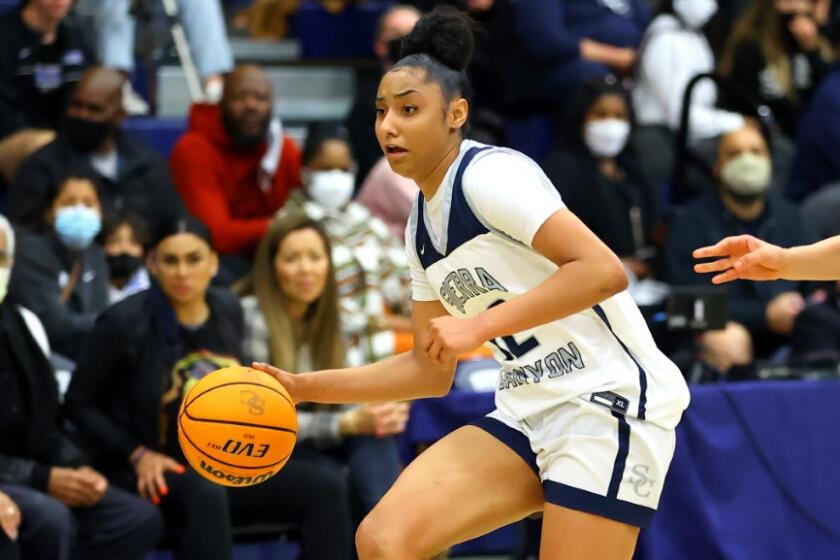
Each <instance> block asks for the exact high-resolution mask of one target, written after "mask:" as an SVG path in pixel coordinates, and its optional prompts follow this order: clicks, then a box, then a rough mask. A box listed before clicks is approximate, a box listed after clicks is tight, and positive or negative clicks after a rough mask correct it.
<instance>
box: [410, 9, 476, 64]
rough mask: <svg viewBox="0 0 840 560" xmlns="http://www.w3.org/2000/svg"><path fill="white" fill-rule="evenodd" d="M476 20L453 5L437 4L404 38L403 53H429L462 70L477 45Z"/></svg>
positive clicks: (442, 61)
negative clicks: (474, 28) (474, 30)
mask: <svg viewBox="0 0 840 560" xmlns="http://www.w3.org/2000/svg"><path fill="white" fill-rule="evenodd" d="M473 27H474V23H473V20H472V19H471V18H470V16H469V15H467V13H466V12H462V11H460V10H458V9H456V8H454V7H452V6H438V7H436V8H435V9H434V10H432V11H431V12H429V13H428V14H425V15H424V16H423V17H421V18H420V19H419V20H418V21H417V23H416V24H415V25H414V29H412V30H411V33H409V34H408V35H407V36H406V38H405V39H404V40H403V47H402V56H404V57H406V56H409V55H412V54H426V55H429V56H431V57H433V58H435V59H437V60H439V61H440V62H441V63H443V64H444V65H445V66H448V67H449V68H452V69H453V70H457V71H459V72H463V71H465V70H466V69H467V66H468V65H469V63H470V59H471V58H472V55H473V50H474V49H475V36H474V32H473Z"/></svg>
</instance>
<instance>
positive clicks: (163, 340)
mask: <svg viewBox="0 0 840 560" xmlns="http://www.w3.org/2000/svg"><path fill="white" fill-rule="evenodd" d="M206 297H207V303H208V304H209V306H210V318H209V319H208V321H210V322H211V323H212V327H213V328H214V329H217V330H218V332H219V333H220V334H221V335H222V337H223V338H224V340H225V341H226V342H228V343H229V344H230V346H231V349H230V351H231V352H232V353H234V354H235V355H236V356H240V355H241V344H242V336H243V329H244V327H243V319H242V309H241V307H240V305H239V301H238V299H237V297H236V296H235V295H234V294H233V293H231V292H227V291H222V290H218V289H214V288H211V289H210V290H209V291H208V292H207V296H206ZM178 331H179V326H178V323H177V321H176V319H175V314H174V311H173V309H172V307H171V306H170V304H169V301H168V300H167V299H166V296H165V295H164V294H163V292H162V291H161V290H160V288H158V287H157V286H156V285H153V286H152V288H150V289H148V290H146V291H144V292H141V293H139V294H136V295H134V296H131V297H129V298H127V299H125V300H123V301H121V302H119V303H116V304H114V305H113V306H111V307H110V308H109V309H108V310H107V311H106V312H105V313H103V314H102V316H101V317H100V318H99V320H98V321H97V323H96V327H95V328H94V329H93V331H92V332H91V334H90V336H89V337H88V339H87V342H86V344H85V348H84V351H83V352H82V357H81V359H80V360H79V363H78V365H77V367H76V371H75V372H74V374H73V380H72V381H71V383H70V388H69V389H68V391H67V397H66V399H65V401H66V407H67V416H68V418H70V419H71V421H72V422H73V423H74V425H75V426H76V427H77V428H78V429H79V431H80V432H81V433H82V434H83V435H84V436H85V437H86V439H88V440H89V443H90V444H92V448H93V449H94V450H95V451H96V452H97V453H98V458H97V460H96V464H97V466H98V467H100V468H101V469H102V470H103V472H105V473H109V474H115V473H118V472H120V471H121V470H124V469H125V468H126V467H128V456H129V455H130V454H131V452H132V451H133V450H134V449H135V448H136V447H137V446H138V445H144V446H146V447H148V448H150V449H160V448H161V446H160V441H159V437H158V429H159V427H160V425H159V422H160V412H161V401H162V396H163V393H164V391H165V390H166V389H168V387H167V381H168V380H169V377H168V376H169V373H170V371H171V370H172V367H173V366H174V365H175V363H176V361H177V360H178V359H179V358H180V357H181V351H180V337H179V332H178ZM240 357H241V356H240Z"/></svg>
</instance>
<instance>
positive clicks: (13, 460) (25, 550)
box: [0, 216, 163, 560]
mask: <svg viewBox="0 0 840 560" xmlns="http://www.w3.org/2000/svg"><path fill="white" fill-rule="evenodd" d="M14 247H15V245H14V233H13V232H12V228H11V226H10V225H9V222H8V221H7V220H6V218H4V217H2V216H0V294H2V295H0V301H2V303H0V339H2V343H0V384H2V386H3V391H2V392H0V411H2V412H0V521H2V523H1V524H2V527H3V529H4V530H5V529H7V527H8V525H7V520H6V518H5V517H6V515H8V514H9V508H12V509H14V510H15V515H16V516H17V522H18V524H19V528H15V531H14V534H15V536H16V539H15V543H14V544H11V545H10V544H9V543H4V539H3V538H2V535H0V554H2V558H4V560H5V559H11V558H25V559H26V560H55V559H56V558H70V557H71V556H72V557H74V558H99V559H102V560H105V559H111V558H125V559H137V560H142V559H144V558H146V555H147V554H148V553H149V552H150V551H151V550H152V549H153V548H154V546H155V544H156V543H157V541H158V539H159V538H160V536H161V533H162V531H163V525H162V520H161V518H160V515H159V514H158V512H157V510H156V509H155V508H154V507H152V506H151V504H148V503H144V502H143V501H142V500H140V499H138V498H137V497H135V496H133V495H131V494H129V493H128V492H125V491H123V490H119V489H117V488H114V487H112V486H110V485H109V484H108V481H107V480H106V479H105V477H104V476H103V475H102V474H100V473H99V472H97V471H96V470H94V469H93V468H91V467H90V466H89V465H90V463H89V461H88V460H87V458H86V457H85V455H84V454H83V453H82V452H81V451H80V450H79V449H78V448H77V447H76V445H74V443H73V441H72V440H71V439H70V437H69V436H67V435H66V434H64V433H63V431H62V429H61V427H60V420H59V418H60V416H59V406H60V405H59V389H58V384H57V383H56V379H55V376H54V374H53V370H52V366H50V362H49V359H48V356H49V352H50V349H49V345H48V343H47V338H46V336H45V334H44V328H43V326H42V325H41V322H40V321H39V320H38V317H37V316H35V315H34V314H33V313H32V312H31V311H29V310H28V309H26V308H23V307H20V306H17V305H15V304H14V303H13V302H12V301H10V300H9V299H8V298H5V297H3V296H5V293H6V285H7V283H8V280H9V274H10V268H12V267H13V258H14ZM9 499H11V500H13V503H12V502H9V501H8V500H9ZM21 520H22V522H21ZM9 536H11V535H9Z"/></svg>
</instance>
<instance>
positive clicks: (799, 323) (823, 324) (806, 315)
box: [791, 294, 840, 364]
mask: <svg viewBox="0 0 840 560" xmlns="http://www.w3.org/2000/svg"><path fill="white" fill-rule="evenodd" d="M791 346H792V355H791V360H792V361H794V362H797V361H800V362H806V363H807V362H822V363H833V364H836V363H837V362H840V299H838V296H837V294H832V295H831V296H830V297H829V299H827V300H826V301H824V302H822V303H818V304H816V305H811V306H809V307H806V308H805V310H803V311H802V313H800V314H799V315H798V316H797V317H796V322H795V323H794V325H793V339H792V342H791Z"/></svg>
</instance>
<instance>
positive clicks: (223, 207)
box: [169, 64, 372, 281]
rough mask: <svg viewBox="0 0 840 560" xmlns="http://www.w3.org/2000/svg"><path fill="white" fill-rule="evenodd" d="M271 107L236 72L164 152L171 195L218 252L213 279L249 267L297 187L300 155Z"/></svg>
mask: <svg viewBox="0 0 840 560" xmlns="http://www.w3.org/2000/svg"><path fill="white" fill-rule="evenodd" d="M273 106H274V103H273V91H272V87H271V80H270V79H269V77H268V76H267V75H266V73H265V72H264V71H263V70H262V69H261V68H260V67H258V66H255V65H250V64H245V65H240V66H237V67H236V68H235V69H234V70H233V72H231V73H230V74H229V75H228V76H227V78H226V79H225V88H224V93H223V95H222V100H221V102H220V103H219V105H204V104H196V105H193V107H192V109H191V112H190V124H189V130H187V132H186V134H184V136H183V137H181V139H180V140H178V143H177V144H176V145H175V149H174V150H173V151H172V156H171V158H170V162H169V163H170V168H171V170H172V176H173V178H174V179H175V184H176V186H177V188H178V192H179V193H180V194H181V197H182V198H183V199H184V203H185V204H186V206H187V209H188V210H189V211H190V213H192V214H193V215H195V216H196V217H198V218H200V219H201V220H202V221H203V222H204V223H206V224H207V226H208V227H209V228H210V231H211V232H212V234H213V242H214V244H215V248H216V250H218V251H219V252H220V253H221V256H222V268H223V270H222V277H221V281H225V280H233V279H235V278H236V277H238V276H239V275H240V274H242V273H245V272H247V271H248V270H249V269H250V259H251V257H252V256H253V253H254V251H255V250H256V247H257V244H258V243H259V240H260V239H261V238H262V236H263V234H264V233H265V231H266V229H267V228H268V223H269V221H270V220H271V217H272V216H273V215H274V213H275V212H276V211H277V210H278V209H280V208H281V207H282V206H283V204H284V203H285V202H286V198H287V197H288V195H289V193H290V192H291V191H292V190H293V189H296V188H298V187H299V186H300V184H301V177H300V149H299V148H298V146H297V144H295V142H294V140H292V139H291V138H290V137H288V136H287V135H285V134H283V129H282V126H281V124H280V121H279V120H278V119H274V118H273V117H272V113H273ZM371 126H372V125H371Z"/></svg>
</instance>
